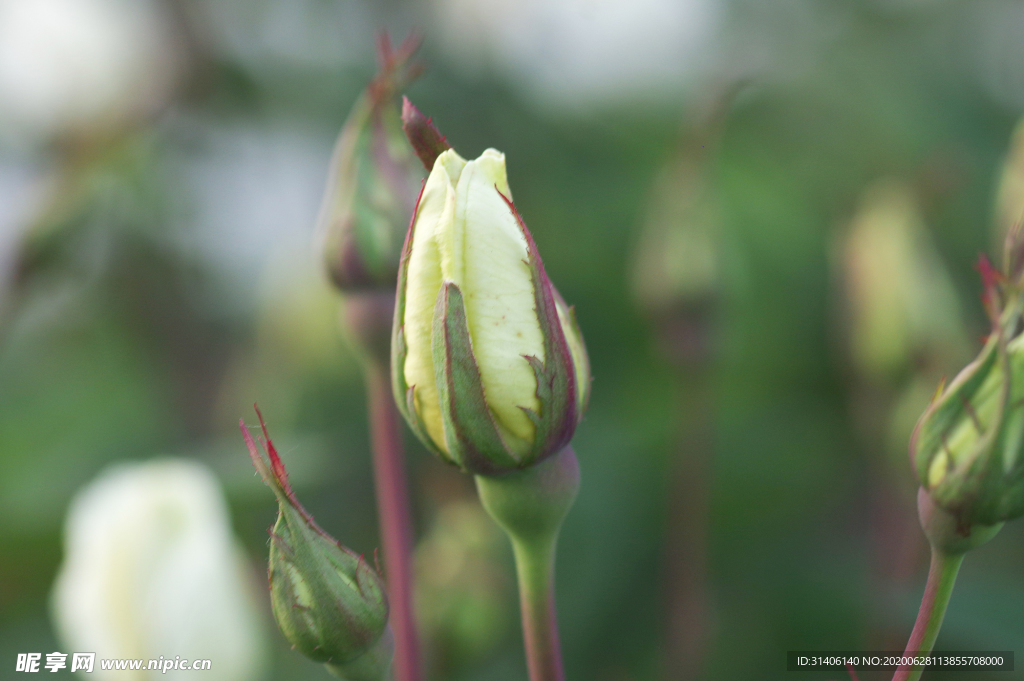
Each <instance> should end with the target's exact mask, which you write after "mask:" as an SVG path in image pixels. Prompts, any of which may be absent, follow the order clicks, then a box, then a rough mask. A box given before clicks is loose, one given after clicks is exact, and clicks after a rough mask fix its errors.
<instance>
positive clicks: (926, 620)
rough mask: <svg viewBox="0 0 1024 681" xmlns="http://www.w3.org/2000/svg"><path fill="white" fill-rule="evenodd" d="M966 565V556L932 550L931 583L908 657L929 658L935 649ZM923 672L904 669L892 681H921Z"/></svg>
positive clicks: (908, 643)
mask: <svg viewBox="0 0 1024 681" xmlns="http://www.w3.org/2000/svg"><path fill="white" fill-rule="evenodd" d="M963 562H964V554H963V553H958V554H955V555H950V554H948V553H945V552H943V551H941V550H940V549H936V548H932V562H931V567H930V568H929V569H928V583H927V584H926V585H925V588H924V596H923V597H922V598H921V609H920V610H919V611H918V613H917V622H915V623H914V630H913V631H912V632H911V633H910V640H909V641H907V648H906V650H905V651H904V653H903V654H904V655H905V656H917V655H928V654H929V653H931V651H932V647H933V646H934V645H935V639H936V638H937V637H938V635H939V629H940V628H941V627H942V619H943V617H945V615H946V606H948V605H949V598H950V596H951V595H952V594H953V585H954V584H955V583H956V575H957V573H958V572H959V571H960V564H961V563H963ZM923 671H924V669H923V668H922V667H921V666H920V665H901V666H900V667H899V668H898V669H897V670H896V674H895V676H893V677H892V681H918V679H920V678H921V674H922V672H923Z"/></svg>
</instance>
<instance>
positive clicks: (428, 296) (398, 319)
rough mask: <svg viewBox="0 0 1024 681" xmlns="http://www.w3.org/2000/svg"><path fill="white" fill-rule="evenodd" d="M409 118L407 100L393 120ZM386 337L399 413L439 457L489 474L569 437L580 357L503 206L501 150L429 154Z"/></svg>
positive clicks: (577, 401)
mask: <svg viewBox="0 0 1024 681" xmlns="http://www.w3.org/2000/svg"><path fill="white" fill-rule="evenodd" d="M415 115H419V114H418V112H417V111H415V109H414V108H413V107H412V106H411V105H409V104H407V105H406V111H404V112H403V119H405V120H406V121H407V123H408V122H409V121H412V120H415V118H414V117H415ZM419 122H420V123H422V121H419ZM427 127H428V128H429V122H427ZM431 130H432V128H431ZM407 132H409V128H408V127H407ZM435 132H436V131H435ZM435 137H436V139H440V141H441V142H442V143H443V138H440V137H439V136H435ZM410 138H411V139H413V140H414V144H415V140H416V139H417V137H416V136H415V135H413V134H412V133H410ZM436 139H435V141H436ZM445 146H446V145H445ZM421 157H423V158H424V159H425V161H428V160H429V159H430V157H431V156H430V155H429V154H421ZM393 333H394V336H393V339H392V344H391V348H392V361H391V366H392V377H393V389H394V394H395V398H396V401H397V402H398V407H399V410H400V411H401V412H402V413H403V414H404V415H405V417H406V419H407V420H408V421H409V424H410V425H411V427H412V429H413V431H414V432H415V433H416V434H417V436H419V438H420V439H421V440H422V441H423V442H424V444H425V445H426V446H427V447H428V448H429V449H431V450H433V451H434V452H435V453H437V454H439V455H440V456H441V457H442V458H443V459H445V460H447V461H449V462H451V463H453V464H455V465H457V466H459V467H460V468H462V469H463V470H465V471H468V472H470V473H475V474H483V475H495V474H500V473H503V472H508V471H511V470H515V469H521V468H525V467H528V466H530V465H532V464H534V463H537V462H539V461H541V460H543V459H544V458H545V457H548V456H550V455H551V454H554V453H555V452H558V451H559V450H561V449H562V448H564V447H565V446H566V445H567V444H568V443H569V440H570V439H571V438H572V435H573V432H574V431H575V429H576V425H577V424H578V423H579V421H580V418H581V416H582V414H583V411H584V409H585V408H586V403H587V396H588V392H589V385H590V369H589V366H588V362H587V353H586V349H585V347H584V345H583V338H582V336H581V335H580V331H579V327H578V326H577V325H576V320H575V315H574V313H573V310H572V308H570V307H569V306H567V305H566V304H565V302H564V301H563V300H562V297H561V296H560V295H559V294H558V291H557V290H555V287H554V285H552V283H551V281H550V280H549V279H548V277H547V274H546V273H545V271H544V265H543V263H542V262H541V260H540V256H539V254H538V253H537V247H536V245H535V244H534V242H533V238H532V237H531V235H530V232H529V230H528V229H527V228H526V225H525V223H524V222H523V220H522V218H521V217H520V216H519V213H518V211H516V209H515V206H514V205H513V203H512V198H511V193H510V191H509V187H508V180H507V179H506V176H505V156H504V154H502V153H500V152H498V151H495V150H494V149H488V150H487V151H485V152H484V153H483V154H482V155H481V156H480V158H478V159H476V160H473V161H468V162H467V161H466V160H464V159H463V158H462V157H461V156H459V155H458V154H457V153H456V152H455V151H454V150H452V149H448V150H447V151H443V152H442V153H440V154H439V155H437V156H436V160H435V161H434V162H433V169H432V171H431V173H430V176H429V177H428V178H427V181H426V184H425V185H424V187H423V190H422V192H421V195H420V199H419V201H418V203H417V207H416V212H415V216H414V218H413V221H412V224H411V225H410V227H409V232H408V234H407V235H406V239H405V247H404V249H403V252H402V262H401V267H400V269H399V280H398V291H397V299H396V305H395V322H394V325H393Z"/></svg>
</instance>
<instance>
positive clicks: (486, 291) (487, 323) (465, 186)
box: [442, 149, 544, 454]
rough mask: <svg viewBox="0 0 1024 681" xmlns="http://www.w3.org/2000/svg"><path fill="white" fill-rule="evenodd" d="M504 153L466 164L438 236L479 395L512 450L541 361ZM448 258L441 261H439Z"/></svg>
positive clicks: (529, 439) (528, 431) (525, 429)
mask: <svg viewBox="0 0 1024 681" xmlns="http://www.w3.org/2000/svg"><path fill="white" fill-rule="evenodd" d="M499 190H501V191H502V193H505V194H506V196H507V192H508V181H507V180H506V177H505V157H504V155H502V154H500V153H498V152H496V151H494V150H493V149H489V150H487V151H486V152H484V154H483V155H482V156H481V157H480V158H478V159H476V160H475V161H471V162H469V163H467V164H466V166H465V168H464V169H463V170H462V174H461V176H460V178H459V183H458V186H457V190H456V196H457V204H456V212H455V222H454V225H453V230H452V233H451V234H450V235H448V236H447V238H446V239H445V241H444V242H443V243H444V244H446V246H444V245H443V246H442V250H445V249H446V248H447V249H448V250H450V254H451V256H452V257H451V259H450V261H449V260H446V259H445V257H444V255H442V270H443V271H444V277H445V279H448V280H450V281H454V282H455V283H456V284H458V285H459V287H460V288H461V289H462V291H463V294H464V296H465V303H466V317H467V319H468V322H469V331H470V336H471V338H472V342H473V352H474V354H475V356H476V360H477V364H478V366H479V367H480V375H481V379H482V381H483V386H484V394H485V396H486V398H487V403H488V405H490V407H491V410H492V411H493V413H494V415H495V416H496V420H497V422H498V424H499V427H500V428H501V430H502V434H503V435H504V436H505V437H506V439H507V441H508V442H509V445H510V446H511V447H512V449H513V450H514V451H516V452H517V453H520V454H522V453H525V452H526V451H527V450H528V449H529V448H530V447H531V446H532V443H533V437H534V426H533V423H532V422H531V421H530V420H529V418H527V416H526V414H524V413H523V411H522V409H520V407H527V408H529V409H533V410H535V411H537V410H539V405H538V401H537V394H536V393H537V384H536V379H535V377H534V375H533V369H532V368H531V367H530V365H529V363H528V362H527V361H526V360H525V359H524V358H523V356H524V355H532V356H534V357H537V359H539V360H541V361H543V360H544V345H543V338H542V337H541V331H540V324H539V323H538V321H537V315H536V311H535V307H534V294H533V284H532V281H531V277H530V269H529V266H528V265H527V259H528V255H527V250H526V240H525V239H524V238H523V235H522V233H521V231H520V229H519V225H518V223H517V222H516V219H515V217H514V216H513V215H512V212H511V211H510V209H509V207H508V205H507V204H506V203H505V201H504V200H503V199H502V198H501V196H500V195H499V194H498V191H499ZM446 265H447V267H446Z"/></svg>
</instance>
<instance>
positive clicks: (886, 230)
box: [841, 180, 966, 384]
mask: <svg viewBox="0 0 1024 681" xmlns="http://www.w3.org/2000/svg"><path fill="white" fill-rule="evenodd" d="M841 258H842V259H841V264H842V270H843V285H844V289H845V294H846V300H847V305H848V309H849V319H850V321H849V324H850V328H849V339H850V341H849V342H850V352H851V356H852V359H853V362H854V366H855V367H856V369H857V371H858V372H859V373H860V374H861V375H862V376H864V377H866V378H867V379H868V380H870V381H872V382H878V383H883V384H884V383H886V382H888V381H891V380H893V379H894V378H899V377H901V375H904V374H906V373H907V372H909V371H910V370H911V369H912V368H913V363H914V361H915V360H920V359H931V360H933V361H935V360H947V359H948V358H949V357H950V356H953V357H956V356H959V355H961V348H963V346H964V345H965V344H966V341H965V340H963V331H962V328H963V326H962V323H961V319H960V310H959V305H958V302H957V297H956V291H955V289H954V287H953V284H952V282H951V281H950V279H949V275H948V274H947V272H946V271H945V268H944V267H943V265H942V262H941V259H940V257H939V254H938V253H937V252H936V250H935V247H934V245H933V244H932V243H931V241H930V240H929V238H928V234H927V232H926V230H925V227H924V225H923V223H922V220H921V216H920V213H919V211H918V207H917V202H916V200H915V199H914V196H913V194H912V193H911V192H910V190H909V189H908V188H907V187H906V186H905V185H903V184H901V183H899V182H896V181H892V180H884V181H881V182H878V183H877V184H875V185H872V186H871V187H869V188H868V189H867V190H866V191H865V192H864V195H863V197H862V198H861V202H860V206H859V207H858V209H857V213H856V215H855V216H854V218H853V219H852V220H851V222H850V225H849V228H848V230H847V231H846V233H845V237H844V240H843V242H842V255H841ZM938 363H939V364H945V363H946V362H945V361H939V362H938Z"/></svg>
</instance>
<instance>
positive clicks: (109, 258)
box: [0, 0, 1024, 681]
mask: <svg viewBox="0 0 1024 681" xmlns="http://www.w3.org/2000/svg"><path fill="white" fill-rule="evenodd" d="M379 29H386V30H388V31H389V32H390V33H391V35H392V36H393V37H394V38H395V39H396V40H397V39H401V38H402V37H404V36H405V35H406V34H407V33H408V32H409V31H410V30H413V29H415V30H418V31H419V32H420V33H421V34H422V36H423V46H422V49H421V51H420V58H421V59H422V61H423V62H424V63H425V64H426V65H427V67H428V68H427V71H426V72H425V74H424V75H423V76H422V77H421V78H420V79H419V80H417V81H416V82H415V83H414V84H413V85H412V86H411V87H410V88H409V90H408V95H409V96H410V98H411V99H412V100H413V101H414V102H415V103H416V104H417V105H418V106H419V107H420V108H421V109H422V110H423V111H424V112H425V113H426V114H427V115H430V116H433V118H434V121H435V122H436V123H437V125H438V126H439V128H440V129H441V131H442V132H443V133H445V134H446V135H447V137H448V140H449V141H450V142H451V143H452V144H453V145H454V146H455V147H456V148H457V149H458V150H459V152H460V153H461V154H462V155H463V156H465V157H467V158H472V157H475V156H476V155H478V154H479V153H480V152H482V151H483V150H484V149H485V148H487V147H495V148H497V149H500V150H502V151H504V152H505V153H506V154H507V156H508V169H509V176H510V178H509V179H510V184H511V186H512V187H513V189H514V192H515V195H516V202H517V205H518V207H519V209H520V211H521V212H522V214H523V216H524V218H525V219H526V221H527V223H528V224H529V226H530V228H531V230H532V232H533V234H534V237H535V239H536V241H537V244H538V247H539V249H540V252H541V253H542V254H543V257H544V261H545V265H546V268H547V271H548V273H549V274H550V276H551V277H552V279H553V280H554V281H555V282H556V283H557V285H558V287H559V289H560V290H561V292H562V294H563V296H564V297H565V298H566V300H568V301H569V302H570V303H572V304H574V305H575V306H576V312H577V316H578V319H579V321H580V325H581V327H582V330H583V333H584V335H585V336H586V340H587V346H588V349H589V352H590V358H591V362H592V364H593V374H594V376H595V380H594V385H593V396H592V400H591V404H590V410H589V412H588V414H587V416H586V418H585V420H584V421H583V423H582V424H581V426H580V427H579V429H578V431H577V435H576V438H575V440H574V444H575V448H576V451H577V453H578V455H579V458H580V463H581V466H582V474H583V485H582V490H581V493H580V496H579V499H578V500H577V502H576V505H575V507H574V508H573V510H572V512H571V513H570V515H569V517H568V520H567V523H566V525H565V527H564V530H563V536H562V541H561V544H560V549H559V557H558V589H559V590H558V608H559V616H560V622H561V627H562V632H561V633H562V641H563V647H564V654H565V657H566V669H567V675H568V677H569V678H570V679H593V680H595V681H646V680H654V679H709V680H712V679H722V680H734V679H758V680H768V679H784V678H791V677H794V674H793V673H787V672H786V671H785V665H786V657H785V653H786V651H787V650H796V649H803V650H815V649H817V650H829V649H832V650H836V649H838V650H850V649H865V648H872V649H887V650H897V649H902V648H903V645H904V643H905V640H906V636H907V635H908V634H909V631H910V628H911V625H912V623H913V619H914V616H915V613H916V611H917V606H918V602H919V598H920V595H921V591H922V588H923V584H924V576H925V573H926V569H927V567H926V566H927V555H926V553H927V552H926V546H925V544H924V542H923V540H922V538H921V535H920V531H919V529H918V527H917V521H916V512H915V509H914V496H915V488H916V486H915V483H914V478H913V474H912V472H911V470H910V465H909V463H908V461H907V458H906V442H907V438H908V436H909V433H910V430H911V429H912V427H913V423H914V422H915V420H916V418H917V416H918V415H919V413H920V411H921V410H922V409H923V407H924V405H925V404H926V403H927V400H928V398H929V397H930V395H931V393H932V392H934V390H935V387H936V386H937V385H938V382H939V379H940V378H941V377H942V376H944V375H945V376H951V375H952V374H954V373H955V372H956V371H957V370H958V369H959V368H960V367H961V366H962V365H963V364H964V363H965V362H966V361H968V360H969V359H970V358H971V357H972V356H973V354H974V353H975V352H976V351H977V349H978V348H979V347H980V342H979V339H980V338H981V337H982V336H983V335H984V334H985V332H986V325H987V322H986V319H985V315H984V313H983V311H982V309H981V306H980V304H979V302H978V299H979V295H980V293H981V286H980V282H979V278H978V276H977V274H976V273H975V271H974V269H973V265H974V263H975V261H976V260H977V258H978V255H979V253H985V252H987V253H993V254H996V249H995V248H994V247H993V244H997V243H999V239H1000V237H999V236H998V235H999V233H1000V232H1001V231H1002V230H1005V224H1006V222H1007V220H1010V221H1012V220H1014V219H1017V218H1018V217H1019V216H1020V214H1021V207H1022V206H1024V198H1021V197H1024V179H1021V178H1024V151H1019V152H1018V153H1019V154H1022V159H1017V160H1016V161H1015V157H1014V156H1013V154H1012V149H1013V145H1012V138H1013V130H1014V127H1015V125H1016V122H1017V119H1018V118H1019V117H1020V116H1021V114H1022V112H1024V43H1022V42H1021V41H1020V39H1019V36H1020V35H1021V33H1022V32H1024V5H1021V4H1020V3H1018V2H1015V1H1012V0H972V1H971V2H957V1H954V0H825V1H821V0H783V1H777V2H771V3H764V2H759V1H758V0H631V1H628V2H627V1H626V0H544V1H542V0H526V1H524V2H520V3H505V2H496V1H494V0H429V1H425V2H417V3H406V2H397V1H395V0H389V1H387V2H369V1H368V0H289V1H287V2H286V1H284V0H0V462H2V474H0V664H2V665H3V666H4V668H5V669H7V670H8V671H5V672H4V673H3V675H4V676H5V678H6V677H7V674H8V673H11V672H10V669H11V668H10V667H9V666H8V665H11V664H13V661H14V658H15V657H16V654H17V653H19V652H28V651H39V652H50V651H53V650H63V651H64V652H71V651H72V648H71V647H70V646H68V645H65V644H63V643H61V642H60V640H59V639H58V637H57V634H56V633H55V629H54V625H53V623H52V618H51V614H50V598H51V597H50V594H51V589H52V587H53V583H54V578H55V576H56V574H57V571H58V568H59V565H60V562H61V560H62V551H63V549H62V544H63V539H62V534H63V526H64V517H65V514H66V511H67V508H68V504H69V502H70V500H71V499H72V497H73V496H74V494H75V492H76V491H77V490H78V489H80V488H81V487H82V486H83V485H85V484H86V483H88V482H89V481H90V480H92V479H94V478H95V477H96V476H97V475H98V474H99V473H100V472H101V471H103V470H104V469H105V468H106V467H107V466H108V465H110V464H111V463H113V462H121V461H126V460H128V461H139V460H148V459H152V458H156V457H165V456H174V457H184V458H187V459H191V460H196V461H200V462H202V463H204V464H206V465H207V466H209V467H210V468H211V469H212V470H213V471H214V472H215V473H216V476H217V478H218V479H219V481H220V484H221V485H222V487H223V489H224V491H225V494H226V495H227V499H228V503H229V508H230V514H231V523H232V526H233V529H234V532H235V534H236V535H237V537H238V538H239V540H240V541H241V543H242V545H243V546H244V548H245V552H246V555H247V557H248V562H249V565H250V566H251V573H252V575H253V579H254V580H256V581H260V580H265V576H264V575H265V566H266V555H267V534H266V530H267V528H268V527H269V526H270V525H271V524H272V522H273V520H274V518H275V512H276V506H275V503H274V500H273V497H272V495H271V494H270V492H269V490H268V489H267V488H266V487H265V486H264V485H263V484H262V483H261V482H260V481H259V479H258V478H257V477H255V475H254V472H253V469H252V466H251V464H250V462H249V460H248V458H247V456H246V454H245V448H244V446H243V443H242V440H241V437H240V435H239V432H238V426H237V424H238V419H239V418H240V417H243V416H244V417H246V419H247V420H250V421H251V420H253V414H252V404H253V403H254V402H256V401H258V402H259V404H260V407H261V408H262V410H263V413H264V414H265V415H266V417H267V419H268V423H269V426H270V428H271V433H272V434H273V435H274V437H275V441H276V442H277V444H278V447H279V449H280V450H281V452H282V456H283V457H284V460H285V463H286V464H287V466H288V467H289V470H290V471H291V473H292V476H293V482H294V486H295V488H296V491H297V493H298V495H299V497H300V498H301V499H302V500H303V502H304V503H305V505H306V506H307V508H309V509H310V511H311V512H312V513H313V515H314V516H315V517H316V518H317V520H318V521H319V523H320V524H321V525H322V526H323V527H324V528H325V529H326V530H327V531H329V532H331V533H332V534H333V535H335V536H336V537H338V538H339V539H340V540H341V541H342V542H343V543H345V544H347V545H348V546H351V547H352V548H354V549H355V550H357V551H358V552H360V553H364V554H366V555H368V556H369V555H372V554H373V552H374V551H375V549H376V548H377V547H378V546H379V539H378V533H377V520H376V512H375V504H374V501H373V496H372V490H373V485H372V479H371V467H370V457H369V445H368V441H367V432H366V425H365V418H366V408H365V404H364V391H363V384H362V377H361V372H360V370H359V367H358V365H357V363H356V361H355V360H354V358H353V355H352V353H351V351H350V350H349V349H348V348H347V347H346V345H345V344H344V342H343V340H342V338H341V334H340V332H339V330H338V321H337V314H338V313H337V310H338V300H337V298H336V297H335V294H334V293H333V292H332V290H331V288H330V287H329V285H328V283H327V279H326V277H325V275H324V271H323V265H322V262H321V259H320V256H319V254H318V253H317V252H316V238H315V234H314V229H313V225H314V222H315V218H316V214H317V209H318V206H319V202H320V199H321V195H322V192H323V188H324V183H325V180H326V176H327V168H328V160H329V156H330V153H331V148H332V145H333V143H334V138H335V136H336V135H337V132H338V130H339V128H340V126H341V125H342V123H343V122H344V120H345V117H346V116H347V114H348V111H349V109H350V107H351V106H352V104H353V102H354V101H355V99H356V97H357V96H358V94H359V93H360V91H361V90H362V89H363V87H365V85H366V82H367V81H368V79H369V78H370V77H371V76H372V75H373V73H374V71H375V68H376V67H375V64H374V42H375V34H376V32H377V31H378V30H379ZM1019 144H1021V145H1022V146H1024V141H1021V142H1019ZM1018 165H1019V166H1020V170H1017V167H1018ZM1015 182H1016V183H1017V184H1015ZM1015 202H1016V203H1015ZM1007 216H1009V218H1007ZM996 261H997V262H998V258H996ZM406 444H407V448H408V450H409V451H408V462H409V466H410V476H411V483H412V487H413V490H414V498H413V507H414V512H415V515H416V534H417V540H418V546H417V570H418V576H419V583H418V590H419V596H418V609H419V614H420V619H421V629H422V631H423V632H424V637H425V641H426V644H425V646H426V655H427V659H428V663H429V669H430V678H431V679H437V680H441V679H446V680H447V679H451V680H459V681H462V680H465V681H471V680H480V681H504V680H506V679H507V680H510V681H511V680H515V679H523V678H525V663H524V660H523V654H522V649H521V638H520V633H519V625H518V611H517V605H516V594H515V582H514V575H513V571H512V570H513V568H512V562H511V552H510V551H509V550H508V548H507V545H506V542H505V540H504V538H503V537H502V536H501V535H500V534H498V533H497V531H496V529H495V528H494V526H493V525H492V524H491V522H490V520H489V519H488V518H487V517H486V516H485V515H483V514H482V512H481V511H480V509H479V506H478V504H477V502H476V500H475V495H474V492H473V488H472V484H471V480H470V479H469V478H468V477H466V476H463V475H461V474H459V473H458V472H456V471H454V470H453V469H450V468H448V467H446V466H444V465H442V464H441V463H439V462H438V461H437V460H435V459H434V458H432V457H431V456H430V455H428V454H427V453H426V452H425V451H423V450H422V448H421V447H420V446H419V444H418V443H417V442H416V441H415V439H414V438H412V437H411V436H408V434H407V437H406ZM1022 565H1024V524H1022V523H1010V524H1009V525H1008V526H1007V527H1006V528H1005V529H1004V530H1003V532H1002V533H1001V534H1000V536H998V537H997V538H996V539H995V540H994V541H992V542H991V543H990V544H988V545H986V546H984V547H983V548H981V549H979V550H977V551H975V552H973V553H972V554H971V555H970V556H969V557H968V559H967V561H966V562H965V565H964V568H963V571H962V573H961V578H960V583H959V584H958V587H957V589H956V591H955V593H954V596H953V602H952V605H951V606H950V610H949V612H948V615H947V618H946V624H945V627H944V629H943V632H942V634H941V635H940V638H939V643H938V646H937V647H938V648H940V649H946V650H958V649H959V650H965V649H967V650H970V649H980V650H1012V649H1014V647H1019V644H1020V642H1021V641H1024V579H1022V572H1021V566H1022ZM261 583H265V582H261ZM259 593H260V598H261V599H262V601H261V605H260V608H261V609H262V611H263V612H264V613H265V615H266V619H267V622H270V618H269V605H268V603H267V602H266V594H265V589H261V590H260V591H259ZM266 637H267V640H268V641H270V642H271V643H272V645H270V646H269V650H270V652H269V653H268V654H267V656H266V664H265V665H264V674H263V676H262V677H258V676H257V677H254V679H255V678H262V679H266V680H269V679H280V680H284V679H288V680H289V681H298V680H302V679H324V678H328V677H327V675H326V672H325V671H324V670H323V669H322V668H321V667H320V666H319V665H316V664H314V663H311V662H308V661H306V660H305V659H303V658H302V657H301V656H299V655H298V654H297V653H294V652H292V651H290V650H289V649H288V646H287V644H286V643H285V641H284V639H283V637H282V636H281V635H280V634H279V633H278V632H277V630H276V628H274V627H273V625H272V623H270V624H267V625H266ZM1018 652H1021V651H1018ZM64 673H65V674H67V672H66V671H65V672H64ZM207 676H210V678H218V676H217V671H216V661H215V662H214V671H213V672H212V673H207ZM796 676H800V677H801V678H806V679H828V678H835V676H836V675H834V674H827V673H811V672H808V673H801V674H797V675H796ZM883 677H886V675H884V674H881V673H879V674H876V675H872V674H870V673H864V674H863V675H862V678H866V679H872V678H883ZM926 678H927V677H926ZM985 678H986V679H990V680H991V681H999V680H1000V679H1004V678H1005V679H1010V678H1022V676H1021V672H1017V673H1016V674H1014V673H1006V674H1003V675H1000V674H997V673H990V674H986V676H985Z"/></svg>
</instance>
